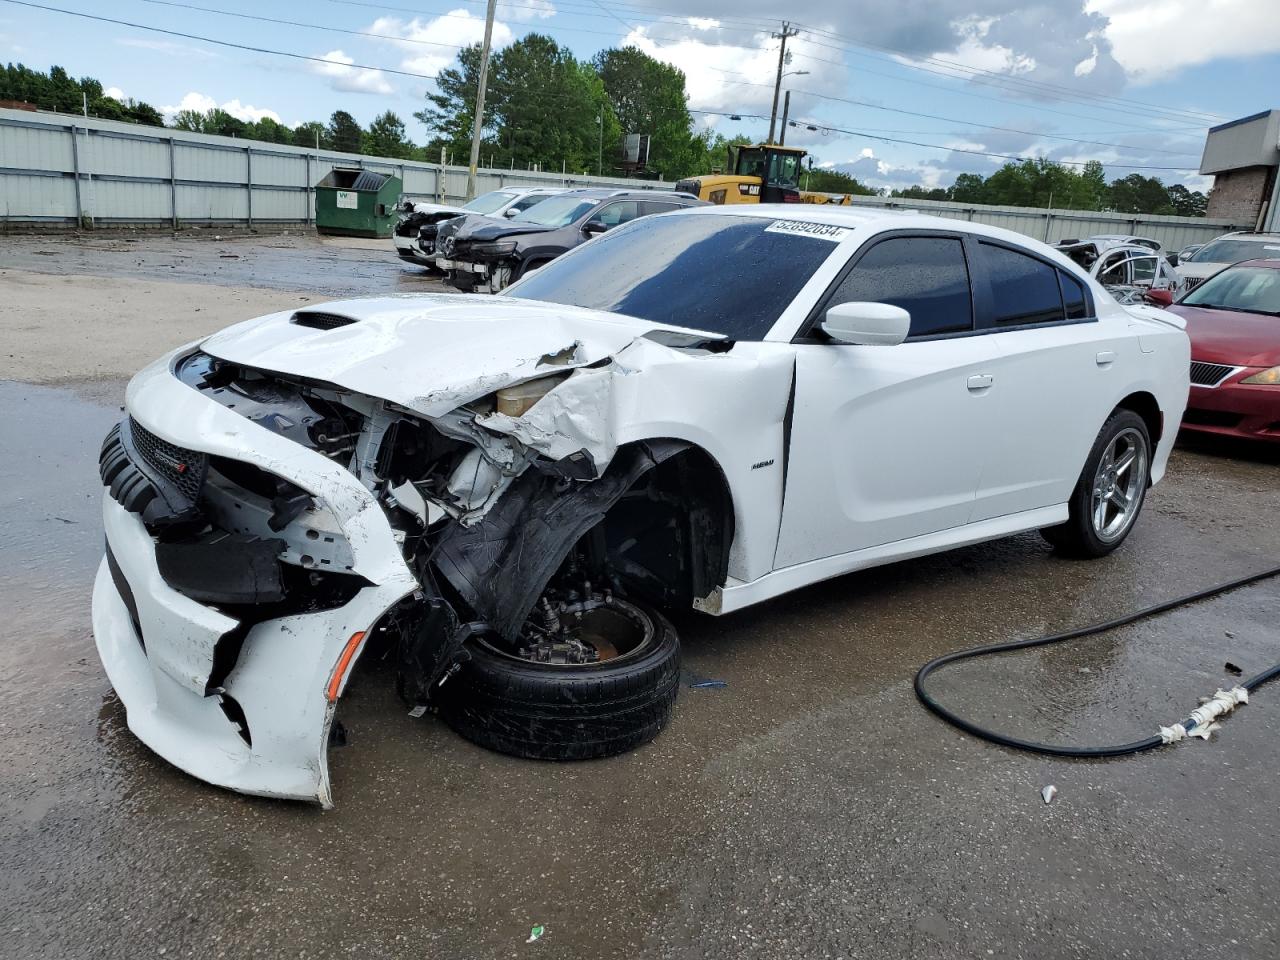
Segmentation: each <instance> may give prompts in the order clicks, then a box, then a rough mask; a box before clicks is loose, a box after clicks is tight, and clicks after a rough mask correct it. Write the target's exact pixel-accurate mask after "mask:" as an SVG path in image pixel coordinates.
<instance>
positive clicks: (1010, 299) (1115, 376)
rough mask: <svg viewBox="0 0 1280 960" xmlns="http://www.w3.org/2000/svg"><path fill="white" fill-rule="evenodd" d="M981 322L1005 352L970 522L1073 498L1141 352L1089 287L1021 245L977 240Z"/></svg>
mask: <svg viewBox="0 0 1280 960" xmlns="http://www.w3.org/2000/svg"><path fill="white" fill-rule="evenodd" d="M975 246H976V251H977V255H976V257H975V267H976V268H977V269H976V271H975V280H974V282H975V284H976V285H977V286H978V287H979V290H980V293H981V295H980V296H978V297H977V298H976V300H977V302H978V303H979V311H978V317H977V323H978V325H979V327H981V328H986V329H988V330H989V331H991V333H990V335H989V336H988V337H987V339H989V340H991V341H992V342H993V343H994V345H995V346H996V347H997V348H998V350H999V356H998V358H997V359H996V360H995V361H994V362H993V364H992V378H993V379H992V384H991V394H992V396H993V397H998V398H999V400H1000V402H999V403H998V404H997V405H995V406H994V407H993V410H994V412H995V413H996V416H997V420H996V423H995V424H994V429H993V430H992V431H991V433H990V434H989V435H988V437H987V438H986V450H985V458H984V459H985V461H986V465H985V467H984V470H983V474H982V480H981V483H980V484H979V486H978V493H977V498H976V501H975V503H974V511H973V515H972V519H973V520H975V521H977V520H984V519H988V518H991V517H998V516H1005V515H1008V514H1013V513H1019V512H1022V511H1024V510H1034V509H1037V508H1040V507H1049V506H1054V505H1057V504H1061V503H1065V502H1066V501H1067V499H1068V498H1069V497H1070V495H1071V490H1072V488H1073V487H1074V486H1075V483H1076V480H1077V479H1078V478H1079V476H1080V470H1081V468H1082V467H1083V466H1084V461H1085V458H1086V457H1087V456H1088V453H1089V450H1090V448H1091V447H1092V445H1093V441H1094V439H1095V438H1096V437H1097V434H1098V431H1099V430H1100V429H1101V428H1102V424H1103V421H1104V420H1105V419H1106V418H1107V415H1108V414H1109V413H1110V411H1111V409H1112V407H1113V406H1114V405H1115V403H1116V402H1117V401H1118V400H1119V399H1120V396H1118V395H1117V394H1118V391H1119V390H1120V386H1121V384H1122V382H1123V378H1124V375H1125V374H1124V371H1125V370H1126V369H1127V368H1130V366H1131V364H1132V363H1133V362H1134V357H1133V356H1132V355H1131V354H1133V353H1134V352H1135V351H1138V350H1139V349H1140V347H1139V346H1138V344H1137V338H1136V337H1130V336H1128V332H1127V328H1128V325H1127V323H1125V322H1123V321H1121V322H1116V321H1115V320H1114V319H1111V320H1107V321H1100V320H1099V319H1098V314H1097V310H1096V306H1095V303H1094V300H1093V293H1092V290H1091V288H1090V287H1088V286H1087V285H1086V284H1084V283H1083V282H1082V281H1081V280H1080V279H1079V277H1077V276H1076V275H1075V274H1073V273H1072V272H1070V271H1068V270H1066V269H1064V268H1062V267H1060V266H1058V265H1057V264H1055V263H1053V262H1051V261H1050V260H1048V259H1047V258H1042V257H1041V256H1039V254H1037V253H1036V252H1034V251H1031V250H1028V249H1026V248H1024V247H1021V246H1020V245H1017V244H1013V243H1009V242H1005V241H1002V240H995V239H986V238H982V239H979V240H978V241H977V242H976V244H975Z"/></svg>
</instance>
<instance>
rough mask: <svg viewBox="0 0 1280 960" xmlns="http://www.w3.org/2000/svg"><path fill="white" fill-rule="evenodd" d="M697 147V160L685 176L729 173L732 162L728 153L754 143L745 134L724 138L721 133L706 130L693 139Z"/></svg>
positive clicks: (731, 168) (731, 169)
mask: <svg viewBox="0 0 1280 960" xmlns="http://www.w3.org/2000/svg"><path fill="white" fill-rule="evenodd" d="M695 140H696V142H697V146H698V158H697V160H696V162H695V163H694V165H693V169H692V170H689V171H688V173H687V174H686V175H697V174H700V173H715V172H717V171H718V172H720V173H731V172H732V171H733V160H732V156H731V153H730V151H731V150H732V149H733V148H734V147H744V146H747V145H749V144H752V143H755V141H754V140H752V139H751V138H750V137H748V136H746V135H745V134H741V133H735V134H734V135H733V136H732V137H726V136H725V135H724V134H722V133H716V132H714V131H712V130H706V131H704V132H703V133H701V134H699V135H698V136H697V137H696V138H695Z"/></svg>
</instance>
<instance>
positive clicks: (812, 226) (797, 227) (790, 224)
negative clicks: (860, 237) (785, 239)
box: [764, 220, 853, 243]
mask: <svg viewBox="0 0 1280 960" xmlns="http://www.w3.org/2000/svg"><path fill="white" fill-rule="evenodd" d="M764 232H765V233H798V234H800V235H801V236H804V237H813V238H815V239H817V240H830V241H831V242H832V243H839V242H840V241H841V240H843V239H844V238H845V237H847V236H848V235H849V234H850V233H852V232H853V231H852V230H850V229H849V228H848V227H838V226H836V225H835V224H833V223H809V222H808V221H807V220H775V221H773V223H771V224H769V226H767V227H765V228H764Z"/></svg>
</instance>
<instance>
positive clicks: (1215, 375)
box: [1191, 360, 1235, 387]
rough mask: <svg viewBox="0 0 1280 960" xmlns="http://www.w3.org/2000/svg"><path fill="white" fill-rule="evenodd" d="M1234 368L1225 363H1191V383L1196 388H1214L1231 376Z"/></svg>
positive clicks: (1199, 361) (1197, 361)
mask: <svg viewBox="0 0 1280 960" xmlns="http://www.w3.org/2000/svg"><path fill="white" fill-rule="evenodd" d="M1233 370H1235V367H1232V366H1228V365H1227V364H1225V363H1206V362H1205V361H1203V360H1192V361H1191V382H1192V383H1193V384H1194V385H1195V386H1197V387H1216V386H1218V384H1220V383H1222V381H1223V380H1225V379H1227V377H1229V376H1231V372H1232V371H1233Z"/></svg>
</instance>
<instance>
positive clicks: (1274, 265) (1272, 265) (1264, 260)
mask: <svg viewBox="0 0 1280 960" xmlns="http://www.w3.org/2000/svg"><path fill="white" fill-rule="evenodd" d="M1234 267H1266V268H1267V269H1268V270H1280V259H1276V258H1275V257H1259V258H1258V259H1256V260H1241V261H1240V262H1239V263H1233V264H1231V266H1230V267H1227V269H1228V270H1231V269H1233V268H1234Z"/></svg>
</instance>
